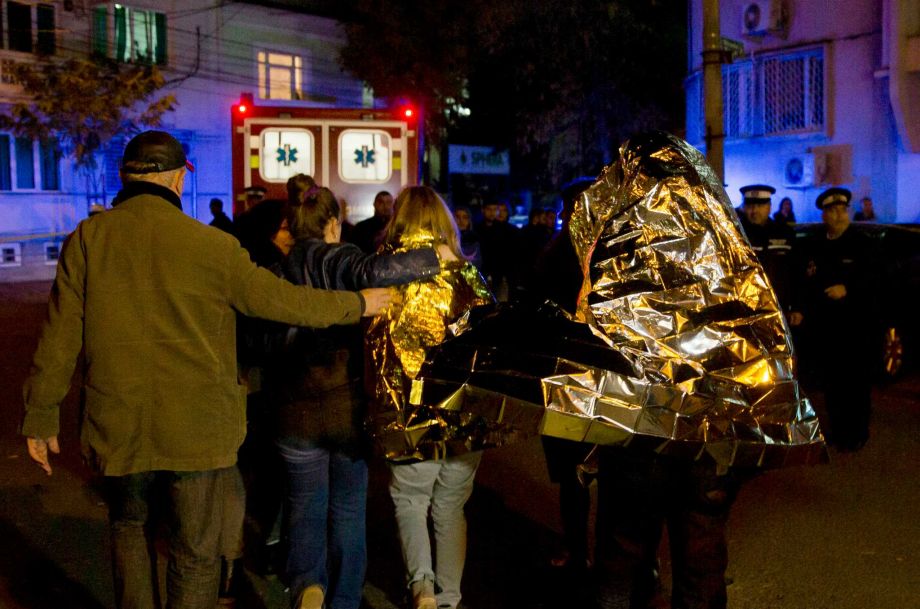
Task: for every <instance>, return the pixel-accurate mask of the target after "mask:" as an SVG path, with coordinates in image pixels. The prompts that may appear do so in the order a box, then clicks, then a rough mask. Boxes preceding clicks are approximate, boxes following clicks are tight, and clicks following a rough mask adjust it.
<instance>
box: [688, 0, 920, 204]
mask: <svg viewBox="0 0 920 609" xmlns="http://www.w3.org/2000/svg"><path fill="white" fill-rule="evenodd" d="M892 1H895V0H892ZM886 2H887V0H886ZM720 4H721V7H720V8H721V15H720V17H721V27H722V35H723V36H724V37H727V38H731V39H734V40H737V41H740V42H742V43H743V45H744V51H745V57H744V58H743V59H742V61H743V60H745V59H750V58H754V59H756V58H758V57H763V56H765V55H770V54H772V53H794V52H796V51H798V50H804V49H809V48H821V49H823V53H824V83H825V88H824V90H825V108H826V116H825V124H824V129H823V130H821V131H820V132H815V133H800V134H790V135H756V136H754V137H745V138H736V139H729V140H727V141H726V145H725V156H726V159H725V167H726V176H725V181H726V183H727V184H728V187H727V188H726V190H727V192H728V194H729V196H730V197H731V198H732V200H733V201H735V202H736V203H740V200H741V196H740V193H739V192H738V189H739V188H740V187H741V186H744V185H745V184H749V183H756V182H763V183H767V184H771V185H773V186H775V187H776V188H777V194H776V196H775V198H774V205H775V206H778V203H779V199H780V198H781V197H783V196H789V197H790V198H791V199H792V200H793V205H794V207H795V211H796V215H797V216H798V219H799V220H800V221H817V220H819V219H820V214H819V213H818V211H817V209H815V207H814V199H815V197H816V196H817V194H819V193H820V192H821V191H822V190H823V189H824V188H826V187H828V186H830V184H820V185H819V184H812V185H811V186H807V187H797V188H789V187H787V186H785V185H784V182H785V179H784V168H785V165H786V162H787V161H788V159H789V158H791V157H793V156H805V157H806V158H807V155H808V153H811V152H814V150H815V147H821V146H829V145H831V146H848V147H849V148H850V149H851V150H852V164H851V167H852V172H851V175H850V176H849V177H847V178H846V179H845V180H843V181H841V183H839V184H837V185H841V186H845V187H847V188H850V189H851V190H852V191H853V194H854V198H859V197H862V196H866V195H868V196H871V197H872V198H873V200H874V202H875V209H876V211H877V213H878V215H879V217H880V219H881V220H882V221H906V220H909V219H913V218H916V217H918V215H920V201H918V198H917V197H916V196H913V197H912V198H911V195H910V193H909V192H908V189H906V188H905V185H907V184H910V183H916V182H917V179H918V178H920V171H918V170H920V166H918V164H917V163H916V162H914V161H912V160H911V159H910V158H908V157H909V156H910V155H908V157H905V155H904V153H903V149H902V146H901V144H900V142H899V136H898V130H897V124H896V120H895V118H896V117H895V114H894V112H893V109H892V100H891V97H890V85H889V72H888V66H887V59H886V58H887V54H888V49H887V47H886V42H885V40H886V38H885V28H884V20H885V18H886V12H885V11H884V10H883V8H884V7H883V3H882V2H879V1H878V0H787V1H786V2H785V6H786V7H787V9H788V17H789V18H788V27H787V28H786V29H785V31H784V32H775V33H767V34H765V35H760V36H750V35H745V34H744V32H743V19H742V15H743V11H744V7H745V6H747V5H748V4H749V2H748V1H747V0H722V2H721V3H720ZM764 4H769V3H764ZM688 20H689V24H690V28H691V31H690V34H689V45H690V63H691V65H690V79H688V83H691V85H692V79H693V78H694V77H695V76H694V75H695V73H696V72H697V71H698V70H700V68H701V56H700V52H701V47H702V32H701V27H702V1H701V0H691V3H690V10H689V16H688ZM696 94H698V93H696V92H695V91H694V90H692V86H691V87H688V100H687V103H688V121H689V120H695V118H696V116H695V114H694V111H693V107H692V104H695V103H697V102H696V100H695V95H696ZM916 101H917V100H914V103H916ZM692 133H698V130H696V131H695V130H694V129H692V128H691V127H690V126H689V125H688V134H692ZM697 139H698V140H699V138H697ZM692 143H693V144H694V145H697V146H700V147H701V148H702V147H703V142H702V141H694V142H692ZM904 172H907V173H906V174H905V173H904Z"/></svg>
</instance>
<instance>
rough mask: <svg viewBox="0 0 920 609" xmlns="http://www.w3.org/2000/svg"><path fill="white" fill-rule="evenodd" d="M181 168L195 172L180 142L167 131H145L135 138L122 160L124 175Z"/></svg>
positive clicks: (126, 149)
mask: <svg viewBox="0 0 920 609" xmlns="http://www.w3.org/2000/svg"><path fill="white" fill-rule="evenodd" d="M180 167H185V168H186V169H188V170H189V171H195V167H194V166H193V165H192V164H191V163H189V162H188V159H186V158H185V151H184V150H183V149H182V144H180V143H179V140H177V139H176V138H174V137H173V136H171V135H169V134H168V133H166V132H165V131H144V132H143V133H140V134H138V135H136V136H134V138H133V139H132V140H131V141H130V142H128V145H127V146H125V153H124V155H123V156H122V158H121V171H122V172H123V173H161V172H164V171H172V170H173V169H179V168H180Z"/></svg>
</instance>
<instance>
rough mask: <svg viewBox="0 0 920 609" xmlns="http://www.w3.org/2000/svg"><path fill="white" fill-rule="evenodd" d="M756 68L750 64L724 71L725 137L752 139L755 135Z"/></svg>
mask: <svg viewBox="0 0 920 609" xmlns="http://www.w3.org/2000/svg"><path fill="white" fill-rule="evenodd" d="M754 99H755V96H754V67H753V65H752V64H751V63H750V62H745V63H737V64H732V65H729V66H725V67H724V68H723V69H722V104H723V111H724V114H725V137H727V138H739V137H751V136H752V135H753V134H754V120H753V116H754V113H753V112H752V109H753V108H754Z"/></svg>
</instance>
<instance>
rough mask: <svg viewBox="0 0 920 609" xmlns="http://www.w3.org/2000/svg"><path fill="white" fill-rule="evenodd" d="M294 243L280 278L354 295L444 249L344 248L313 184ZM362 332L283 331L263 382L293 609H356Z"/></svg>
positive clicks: (401, 275) (431, 267)
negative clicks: (277, 460) (274, 433)
mask: <svg viewBox="0 0 920 609" xmlns="http://www.w3.org/2000/svg"><path fill="white" fill-rule="evenodd" d="M290 225H291V232H292V233H293V235H294V237H295V238H296V239H297V241H296V243H295V244H294V247H293V249H292V250H291V253H290V254H289V256H288V258H287V260H286V264H285V269H284V272H285V276H286V277H287V279H288V280H289V281H291V282H292V283H295V284H298V285H311V286H313V287H317V288H325V289H339V290H360V289H363V288H365V287H370V286H373V287H386V286H391V285H395V284H398V283H405V282H407V281H412V280H416V279H421V278H425V277H430V276H433V275H435V274H437V273H438V272H439V270H440V263H439V258H438V256H439V254H440V255H442V256H448V257H452V256H453V254H452V252H451V250H450V249H449V248H448V247H446V246H442V247H441V248H440V249H437V248H422V249H417V250H413V251H411V252H405V253H393V254H365V253H364V252H363V251H361V249H360V248H358V247H357V246H356V245H354V244H351V243H341V242H340V238H341V229H342V209H341V206H340V205H339V202H338V200H337V199H336V197H335V195H333V193H332V191H330V190H329V189H328V188H322V187H314V188H311V189H310V190H308V191H307V192H306V193H305V197H304V199H303V201H302V204H300V205H295V206H292V208H291V219H290ZM363 364H364V358H363V336H362V333H361V328H360V327H358V326H339V327H336V328H325V329H308V328H297V329H296V330H294V331H293V333H289V335H288V340H287V344H286V346H285V350H284V352H283V353H282V354H281V357H279V358H278V363H277V367H276V368H275V369H274V370H270V371H268V373H269V379H268V381H267V382H268V384H269V387H270V391H271V393H272V396H273V398H274V402H275V404H277V406H278V437H277V440H276V444H277V447H278V450H279V453H280V454H281V458H282V460H283V461H284V466H285V471H286V482H287V484H286V492H285V500H284V514H285V525H286V526H285V531H286V537H287V541H288V553H287V560H286V565H285V572H286V577H287V580H288V585H289V586H290V589H291V595H292V600H293V606H294V607H295V609H320V608H321V607H325V608H326V609H358V607H359V606H360V604H361V595H362V589H363V587H364V574H365V568H366V564H367V557H366V554H367V552H366V540H365V504H366V501H367V483H368V471H367V452H368V451H367V446H366V444H367V441H366V439H365V436H364V433H363V420H364V414H365V406H366V396H365V394H364V391H363V389H364V386H363V381H362V376H363Z"/></svg>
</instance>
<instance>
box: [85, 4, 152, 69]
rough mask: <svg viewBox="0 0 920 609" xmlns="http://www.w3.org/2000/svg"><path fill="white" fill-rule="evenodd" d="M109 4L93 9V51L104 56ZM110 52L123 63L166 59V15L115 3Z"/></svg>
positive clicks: (107, 38)
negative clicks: (113, 41) (112, 46)
mask: <svg viewBox="0 0 920 609" xmlns="http://www.w3.org/2000/svg"><path fill="white" fill-rule="evenodd" d="M108 15H109V7H108V6H105V5H103V6H97V7H96V8H95V9H93V52H94V53H96V54H98V55H103V56H108V53H109V48H108V45H109V20H108ZM112 16H113V17H112V31H113V32H114V34H115V48H114V49H113V54H114V57H115V59H116V60H118V61H122V62H125V63H129V62H133V63H156V64H160V65H162V64H165V63H166V48H167V44H166V15H164V14H163V13H157V12H156V11H148V10H142V9H136V8H129V7H127V6H123V5H121V4H116V5H115V6H114V10H113V11H112Z"/></svg>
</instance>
